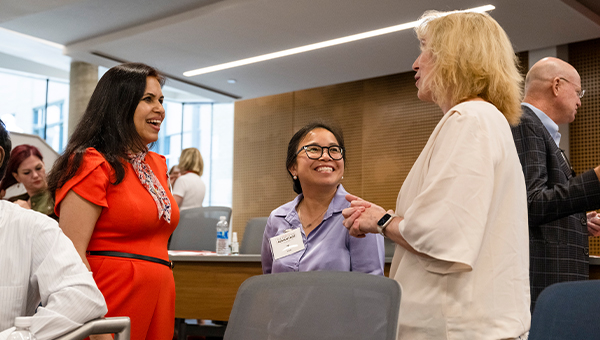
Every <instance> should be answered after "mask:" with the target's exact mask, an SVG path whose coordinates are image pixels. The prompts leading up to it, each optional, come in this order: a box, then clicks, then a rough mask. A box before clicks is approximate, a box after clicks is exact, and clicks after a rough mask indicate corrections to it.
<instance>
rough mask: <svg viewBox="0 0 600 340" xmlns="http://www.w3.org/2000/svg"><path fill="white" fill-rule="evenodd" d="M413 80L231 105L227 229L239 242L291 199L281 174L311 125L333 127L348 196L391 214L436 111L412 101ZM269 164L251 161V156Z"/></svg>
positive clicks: (395, 78) (391, 79)
mask: <svg viewBox="0 0 600 340" xmlns="http://www.w3.org/2000/svg"><path fill="white" fill-rule="evenodd" d="M414 82H415V81H414V73H413V72H408V73H404V74H398V75H392V76H385V77H379V78H373V79H367V80H361V81H355V82H350V83H344V84H338V85H331V86H326V87H320V88H315V89H309V90H302V91H296V92H294V93H287V94H283V95H276V96H271V97H265V98H258V99H249V100H244V101H239V102H237V103H236V104H235V127H234V129H235V130H234V131H235V145H234V172H233V176H234V177H233V184H234V185H233V217H232V223H233V225H232V228H233V230H234V231H237V232H238V233H239V235H240V237H241V236H242V234H243V229H244V227H245V224H246V221H247V220H248V219H249V218H251V217H258V216H267V215H268V214H269V213H270V212H271V211H272V210H273V209H275V208H276V207H278V206H280V205H281V204H284V203H286V202H288V201H290V200H291V199H293V197H295V193H294V192H293V190H292V182H291V180H290V179H289V176H288V175H287V172H286V170H285V157H286V150H287V144H288V142H289V139H290V138H291V137H292V135H293V133H294V132H295V131H297V130H298V129H299V128H301V127H302V126H304V125H305V124H307V123H309V122H311V121H313V120H323V121H326V122H330V123H332V124H337V125H339V126H340V127H341V128H342V130H343V133H344V140H345V145H346V148H347V163H346V170H345V172H344V179H343V180H342V184H343V185H344V187H345V188H346V190H348V191H349V192H351V193H353V194H356V195H358V196H361V197H363V198H365V199H368V200H371V201H373V202H375V203H377V204H380V205H382V206H383V207H385V208H386V209H394V208H395V205H396V197H397V195H398V191H399V190H400V187H401V186H402V182H403V181H404V179H405V178H406V175H407V174H408V171H409V170H410V168H411V167H412V164H413V163H414V161H415V160H416V158H417V157H418V155H419V153H420V152H421V150H422V149H423V147H424V146H425V143H426V142H427V139H428V137H429V135H430V134H431V132H432V131H433V128H434V127H435V125H436V124H437V122H438V121H439V120H440V119H441V117H442V113H441V111H440V109H439V108H438V107H437V106H435V105H433V104H430V103H423V102H421V101H419V99H418V98H417V90H416V87H415V85H414ZM261 148H262V150H263V151H266V152H268V153H269V157H256V150H258V149H261Z"/></svg>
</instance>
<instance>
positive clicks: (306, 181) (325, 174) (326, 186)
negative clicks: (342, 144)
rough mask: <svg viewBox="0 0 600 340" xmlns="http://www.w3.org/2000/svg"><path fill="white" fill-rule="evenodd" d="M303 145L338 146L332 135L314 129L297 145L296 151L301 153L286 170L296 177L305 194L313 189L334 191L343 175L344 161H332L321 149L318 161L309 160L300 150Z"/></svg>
mask: <svg viewBox="0 0 600 340" xmlns="http://www.w3.org/2000/svg"><path fill="white" fill-rule="evenodd" d="M305 145H320V146H332V145H339V144H338V141H337V139H336V138H335V136H334V135H333V133H331V132H330V131H328V130H326V129H323V128H316V129H314V130H311V131H310V132H309V133H307V134H306V136H304V138H302V140H301V141H300V143H299V147H298V150H302V151H300V153H298V155H297V156H296V162H295V163H294V165H292V166H291V167H290V168H289V169H288V170H289V171H290V173H291V174H292V175H294V176H298V180H299V181H300V184H301V185H302V191H303V192H305V193H306V191H307V190H308V191H311V190H314V189H317V190H331V189H335V188H336V187H337V185H338V184H339V183H340V181H341V180H342V176H343V175H344V160H343V159H340V160H337V161H336V160H333V159H332V158H331V157H330V156H329V153H328V152H327V151H328V149H323V155H321V157H319V159H310V158H308V156H307V154H306V151H304V150H303V149H302V147H303V146H305Z"/></svg>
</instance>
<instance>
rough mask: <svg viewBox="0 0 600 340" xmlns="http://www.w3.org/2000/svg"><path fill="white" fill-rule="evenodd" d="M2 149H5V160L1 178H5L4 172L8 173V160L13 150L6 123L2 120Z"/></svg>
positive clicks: (0, 139) (0, 140)
mask: <svg viewBox="0 0 600 340" xmlns="http://www.w3.org/2000/svg"><path fill="white" fill-rule="evenodd" d="M0 147H1V148H2V149H4V159H3V160H2V165H0V178H2V177H3V176H4V172H5V171H6V166H7V165H8V160H9V158H10V156H9V155H10V150H11V149H12V142H11V141H10V136H9V135H8V131H7V130H6V126H5V125H4V122H3V121H2V120H1V119H0Z"/></svg>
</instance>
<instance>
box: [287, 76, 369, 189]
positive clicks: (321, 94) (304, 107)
mask: <svg viewBox="0 0 600 340" xmlns="http://www.w3.org/2000/svg"><path fill="white" fill-rule="evenodd" d="M363 97H364V82H363V81H358V82H351V83H345V84H339V85H332V86H326V87H320V88H316V89H310V90H303V91H298V92H296V97H295V98H296V99H295V103H294V104H295V105H294V132H295V131H297V130H299V129H300V128H301V127H303V126H304V125H306V124H308V123H309V122H311V121H314V120H323V121H325V122H327V123H330V124H334V125H337V126H339V127H340V128H341V129H342V131H343V134H344V144H345V147H346V152H347V154H346V164H345V167H344V179H343V180H342V184H343V185H344V188H345V189H346V190H347V191H348V192H351V193H354V194H356V195H362V171H361V168H360V166H361V158H362V148H363V147H362V136H363V134H362V115H363V108H362V106H363V101H364V100H363ZM289 137H290V138H291V137H292V135H290V136H289ZM288 141H289V139H288ZM290 190H291V188H290Z"/></svg>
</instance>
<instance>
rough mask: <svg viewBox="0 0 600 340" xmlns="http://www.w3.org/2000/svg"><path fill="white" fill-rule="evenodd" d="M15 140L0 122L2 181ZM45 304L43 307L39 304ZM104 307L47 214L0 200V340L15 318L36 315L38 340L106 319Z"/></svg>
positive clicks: (34, 324) (33, 328) (34, 326)
mask: <svg viewBox="0 0 600 340" xmlns="http://www.w3.org/2000/svg"><path fill="white" fill-rule="evenodd" d="M11 146H12V145H11V141H10V138H9V136H8V132H7V131H6V129H5V127H4V123H2V121H1V120H0V164H2V165H1V166H0V177H2V175H3V174H4V172H5V170H6V164H7V163H8V155H10V150H11ZM40 304H41V305H40ZM106 311H107V309H106V303H105V301H104V297H103V296H102V293H101V292H100V291H99V290H98V287H96V283H95V282H94V279H93V278H92V273H91V272H89V271H88V270H87V268H86V267H85V265H84V264H83V262H82V261H81V258H80V257H79V255H78V254H77V252H76V251H75V247H74V246H73V243H72V242H71V240H69V239H68V238H67V237H66V236H65V235H64V234H63V233H62V231H61V230H60V228H59V227H58V223H57V222H56V221H55V220H53V219H51V218H49V217H48V216H46V215H44V214H41V213H38V212H35V211H33V210H26V209H23V208H21V207H19V206H18V205H16V204H13V203H11V202H8V201H4V200H3V201H0V340H4V339H6V338H7V337H8V336H9V335H10V333H11V332H12V331H13V330H14V327H12V326H13V324H14V321H15V317H17V316H33V319H32V325H31V327H30V330H31V331H32V332H33V333H34V334H35V336H36V337H37V339H38V340H46V339H54V338H56V337H58V336H60V335H62V334H64V333H67V332H69V331H71V330H73V329H76V328H78V327H80V326H81V325H83V324H84V323H85V322H87V321H89V320H93V319H96V318H99V317H102V316H104V314H105V313H106Z"/></svg>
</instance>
